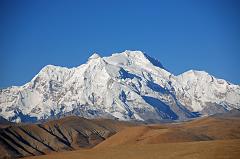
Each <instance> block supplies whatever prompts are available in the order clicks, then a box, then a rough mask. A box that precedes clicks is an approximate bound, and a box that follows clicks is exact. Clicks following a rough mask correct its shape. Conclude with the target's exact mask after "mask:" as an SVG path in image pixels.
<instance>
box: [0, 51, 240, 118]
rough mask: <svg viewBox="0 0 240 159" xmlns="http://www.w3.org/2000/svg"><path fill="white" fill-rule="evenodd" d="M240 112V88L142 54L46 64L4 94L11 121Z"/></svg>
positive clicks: (0, 99) (3, 112)
mask: <svg viewBox="0 0 240 159" xmlns="http://www.w3.org/2000/svg"><path fill="white" fill-rule="evenodd" d="M232 109H240V86H239V85H234V84H232V83H230V82H227V81H225V80H223V79H217V78H215V77H214V76H212V75H210V74H208V73H207V72H205V71H196V70H190V71H187V72H184V73H182V74H180V75H174V74H172V73H170V72H168V71H167V70H166V69H165V68H164V66H163V65H162V64H161V62H160V61H158V60H157V59H154V58H152V57H150V56H149V55H147V54H145V53H143V52H141V51H129V50H126V51H124V52H122V53H114V54H112V55H111V56H109V57H101V56H100V55H98V54H97V53H94V54H93V55H92V56H91V57H89V59H88V61H87V62H86V63H85V64H82V65H80V66H78V67H74V68H66V67H60V66H54V65H47V66H45V67H44V68H43V69H42V70H41V71H40V72H39V73H38V74H37V75H36V76H35V77H34V78H33V79H32V80H31V81H30V82H28V83H26V84H25V85H23V86H12V87H8V88H4V89H1V90H0V116H1V117H3V118H5V119H7V120H9V121H12V122H37V121H39V120H45V119H52V118H60V117H63V116H68V115H77V116H82V117H85V118H113V119H119V120H142V121H148V120H164V119H167V120H187V119H190V118H195V117H198V116H207V115H212V114H216V113H222V112H227V111H230V110H232Z"/></svg>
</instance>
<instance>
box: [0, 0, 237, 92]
mask: <svg viewBox="0 0 240 159" xmlns="http://www.w3.org/2000/svg"><path fill="white" fill-rule="evenodd" d="M124 50H142V51H144V52H145V53H147V54H148V55H150V56H152V57H155V58H157V59H159V60H160V61H161V62H162V64H163V65H164V66H165V68H167V69H168V70H169V71H170V72H172V73H174V74H180V73H182V72H184V71H187V70H189V69H196V70H205V71H207V72H209V73H210V74H212V75H214V76H216V77H218V78H223V79H226V80H228V81H230V82H232V83H235V84H240V71H239V70H240V62H239V61H240V1H239V0H175V1H174V0H162V1H161V0H156V1H153V0H145V1H141V0H136V1H134V0H121V1H119V0H108V1H106V0H86V1H83V0H76V1H74V0H64V1H62V0H28V1H27V0H0V88H4V87H7V86H11V85H22V84H24V83H26V82H28V81H30V80H31V79H32V78H33V77H34V75H36V74H37V73H38V72H39V71H40V69H41V68H42V67H43V66H45V65H47V64H53V65H59V66H67V67H73V66H78V65H80V64H82V63H85V62H86V60H87V58H88V57H89V56H90V55H91V54H92V53H93V52H97V53H99V54H100V55H101V56H109V55H111V54H112V53H113V52H122V51H124Z"/></svg>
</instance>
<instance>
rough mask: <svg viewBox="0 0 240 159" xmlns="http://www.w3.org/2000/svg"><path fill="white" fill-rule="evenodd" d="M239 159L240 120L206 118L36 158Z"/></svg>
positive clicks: (142, 128) (132, 131)
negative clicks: (89, 147) (87, 147)
mask: <svg viewBox="0 0 240 159" xmlns="http://www.w3.org/2000/svg"><path fill="white" fill-rule="evenodd" d="M239 157H240V118H239V117H207V118H202V119H197V120H194V121H189V122H184V123H173V124H154V125H139V126H134V127H125V128H124V129H123V130H121V131H120V132H118V133H116V134H115V135H113V136H111V137H109V138H107V139H106V140H104V141H103V142H101V143H100V144H98V145H97V146H95V147H93V148H91V149H81V150H77V151H68V152H63V153H53V154H49V155H43V156H36V157H30V158H36V159H45V158H46V159H55V158H58V159H75V158H78V159H126V158H130V159H158V158H160V159H161V158H163V159H168V158H180V159H181V158H187V159H188V158H189V159H194V158H202V159H213V158H223V159H225V158H229V159H231V158H233V159H235V158H236V159H237V158H239Z"/></svg>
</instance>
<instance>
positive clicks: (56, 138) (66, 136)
mask: <svg viewBox="0 0 240 159" xmlns="http://www.w3.org/2000/svg"><path fill="white" fill-rule="evenodd" d="M132 125H135V124H131V123H127V122H121V121H117V120H109V119H93V120H89V119H84V118H81V117H66V118H63V119H59V120H53V121H49V122H46V123H43V124H15V125H9V126H7V125H6V124H5V125H4V126H2V128H0V158H17V157H25V156H36V155H44V154H49V153H52V152H62V151H69V150H76V149H80V148H91V147H93V146H95V145H97V144H98V143H100V142H102V141H104V140H105V139H106V138H108V137H110V136H112V135H113V134H115V133H116V132H118V131H120V130H121V129H123V128H124V127H127V126H132Z"/></svg>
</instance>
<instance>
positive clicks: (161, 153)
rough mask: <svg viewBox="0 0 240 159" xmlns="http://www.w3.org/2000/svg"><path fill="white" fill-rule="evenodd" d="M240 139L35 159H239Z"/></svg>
mask: <svg viewBox="0 0 240 159" xmlns="http://www.w3.org/2000/svg"><path fill="white" fill-rule="evenodd" d="M239 156H240V140H219V141H198V142H182V143H162V144H143V145H139V144H137V145H134V144H127V145H121V146H117V147H111V148H104V149H90V150H78V151H71V152H69V151H68V152H63V153H56V154H51V155H44V156H36V157H30V158H32V159H176V158H177V159H196V158H197V159H199V158H201V159H214V158H218V159H226V158H227V159H231V158H232V159H234V158H236V159H238V158H239Z"/></svg>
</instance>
